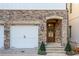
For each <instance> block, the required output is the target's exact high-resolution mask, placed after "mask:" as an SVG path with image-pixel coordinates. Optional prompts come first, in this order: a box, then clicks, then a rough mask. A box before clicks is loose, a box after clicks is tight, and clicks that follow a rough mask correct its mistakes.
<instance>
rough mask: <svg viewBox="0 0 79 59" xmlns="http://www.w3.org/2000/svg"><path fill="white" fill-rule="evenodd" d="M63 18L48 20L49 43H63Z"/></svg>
mask: <svg viewBox="0 0 79 59" xmlns="http://www.w3.org/2000/svg"><path fill="white" fill-rule="evenodd" d="M61 27H62V25H61V20H60V19H48V20H47V43H61V29H62V28H61Z"/></svg>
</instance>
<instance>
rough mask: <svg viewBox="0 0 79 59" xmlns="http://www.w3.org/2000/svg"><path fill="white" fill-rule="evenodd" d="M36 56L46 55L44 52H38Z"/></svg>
mask: <svg viewBox="0 0 79 59" xmlns="http://www.w3.org/2000/svg"><path fill="white" fill-rule="evenodd" d="M38 54H39V55H46V54H47V53H46V52H45V51H39V52H38Z"/></svg>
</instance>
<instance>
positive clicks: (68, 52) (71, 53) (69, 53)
mask: <svg viewBox="0 0 79 59" xmlns="http://www.w3.org/2000/svg"><path fill="white" fill-rule="evenodd" d="M66 54H67V55H69V56H72V55H75V52H73V51H66Z"/></svg>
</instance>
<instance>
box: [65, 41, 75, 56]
mask: <svg viewBox="0 0 79 59" xmlns="http://www.w3.org/2000/svg"><path fill="white" fill-rule="evenodd" d="M65 51H66V54H67V55H74V54H75V53H74V51H73V50H72V46H71V44H70V42H69V41H68V42H67V45H66V47H65Z"/></svg>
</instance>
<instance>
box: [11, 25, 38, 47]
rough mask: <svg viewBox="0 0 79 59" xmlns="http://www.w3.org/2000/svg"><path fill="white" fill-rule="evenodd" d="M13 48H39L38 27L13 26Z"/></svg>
mask: <svg viewBox="0 0 79 59" xmlns="http://www.w3.org/2000/svg"><path fill="white" fill-rule="evenodd" d="M10 31H11V47H15V48H34V47H37V46H38V26H12V27H11V30H10Z"/></svg>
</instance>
